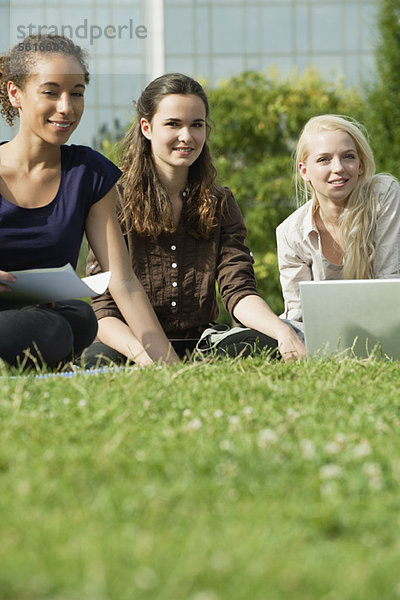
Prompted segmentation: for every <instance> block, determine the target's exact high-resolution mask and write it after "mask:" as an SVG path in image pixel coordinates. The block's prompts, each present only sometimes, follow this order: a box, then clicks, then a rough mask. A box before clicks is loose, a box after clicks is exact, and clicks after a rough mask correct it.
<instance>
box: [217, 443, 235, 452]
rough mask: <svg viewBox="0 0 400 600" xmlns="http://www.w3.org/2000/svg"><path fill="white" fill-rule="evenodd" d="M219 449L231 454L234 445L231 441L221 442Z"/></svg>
mask: <svg viewBox="0 0 400 600" xmlns="http://www.w3.org/2000/svg"><path fill="white" fill-rule="evenodd" d="M219 447H220V450H225V451H227V452H229V451H230V450H232V449H233V443H232V442H231V440H221V441H220V443H219Z"/></svg>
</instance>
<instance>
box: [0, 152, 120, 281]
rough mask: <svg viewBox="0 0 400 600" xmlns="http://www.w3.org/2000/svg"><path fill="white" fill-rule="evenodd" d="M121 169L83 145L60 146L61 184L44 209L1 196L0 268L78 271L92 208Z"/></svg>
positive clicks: (5, 269) (11, 269)
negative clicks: (80, 253) (69, 267)
mask: <svg viewBox="0 0 400 600" xmlns="http://www.w3.org/2000/svg"><path fill="white" fill-rule="evenodd" d="M120 176H121V171H120V170H119V169H118V167H116V166H115V165H114V164H113V163H112V162H111V161H109V160H108V159H107V158H105V157H104V156H103V155H102V154H100V153H99V152H96V151H95V150H92V149H91V148H88V147H86V146H76V145H72V144H71V145H70V146H61V180H60V185H59V188H58V191H57V194H56V196H55V198H54V199H53V200H52V201H51V202H50V204H47V205H46V206H41V207H39V208H21V207H20V206H16V205H15V204H12V203H11V202H8V200H6V199H5V198H4V197H3V196H2V195H1V194H0V269H2V270H4V271H14V270H19V269H33V268H36V269H37V268H46V267H62V266H63V265H65V264H66V263H68V262H69V263H71V265H72V266H73V267H74V268H76V264H77V261H78V255H79V250H80V247H81V243H82V238H83V233H84V229H85V221H86V218H87V216H88V213H89V210H90V208H91V206H92V205H93V204H94V203H95V202H97V201H98V200H101V198H103V197H104V196H105V195H106V194H107V192H109V191H110V189H111V188H112V187H113V185H114V184H115V183H116V181H118V179H119V177H120Z"/></svg>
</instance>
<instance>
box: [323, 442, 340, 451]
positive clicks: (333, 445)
mask: <svg viewBox="0 0 400 600" xmlns="http://www.w3.org/2000/svg"><path fill="white" fill-rule="evenodd" d="M341 449H342V447H341V445H340V444H339V443H338V442H336V441H332V442H327V443H326V444H325V452H327V453H328V454H338V453H339V452H340V450H341Z"/></svg>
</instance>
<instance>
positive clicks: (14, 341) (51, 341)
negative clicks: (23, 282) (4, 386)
mask: <svg viewBox="0 0 400 600" xmlns="http://www.w3.org/2000/svg"><path fill="white" fill-rule="evenodd" d="M73 341H74V338H73V333H72V329H71V327H70V325H69V323H68V321H66V320H65V319H63V318H62V317H61V316H60V315H58V314H57V313H56V312H55V311H53V310H52V309H48V308H42V307H36V306H29V307H24V308H21V309H15V310H13V309H11V310H5V311H0V357H1V358H2V359H3V360H5V361H6V362H8V363H9V364H11V365H14V366H17V365H20V364H32V363H36V364H43V363H44V364H46V365H49V366H55V365H56V364H58V363H59V362H60V361H62V360H64V359H65V358H66V357H67V356H68V355H69V354H70V353H71V350H72V347H73Z"/></svg>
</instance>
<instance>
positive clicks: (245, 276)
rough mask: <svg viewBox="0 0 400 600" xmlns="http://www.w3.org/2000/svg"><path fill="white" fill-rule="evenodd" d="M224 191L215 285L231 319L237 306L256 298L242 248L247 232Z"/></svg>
mask: <svg viewBox="0 0 400 600" xmlns="http://www.w3.org/2000/svg"><path fill="white" fill-rule="evenodd" d="M225 189H226V200H225V202H224V206H223V213H222V222H221V233H220V241H219V253H218V260H217V281H218V288H219V292H220V294H221V298H222V301H223V303H224V305H225V307H226V309H227V310H228V312H229V313H230V314H231V315H232V314H233V309H234V308H235V306H236V304H237V303H238V302H239V300H241V299H242V298H244V297H245V296H249V295H252V294H256V295H258V292H257V282H256V278H255V275H254V269H253V264H254V260H253V256H252V254H251V252H250V250H249V248H248V247H247V246H246V244H245V239H246V235H247V229H246V226H245V224H244V220H243V217H242V214H241V212H240V209H239V206H238V204H237V202H236V200H235V199H234V197H233V194H232V192H231V191H230V190H229V189H228V188H225Z"/></svg>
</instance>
